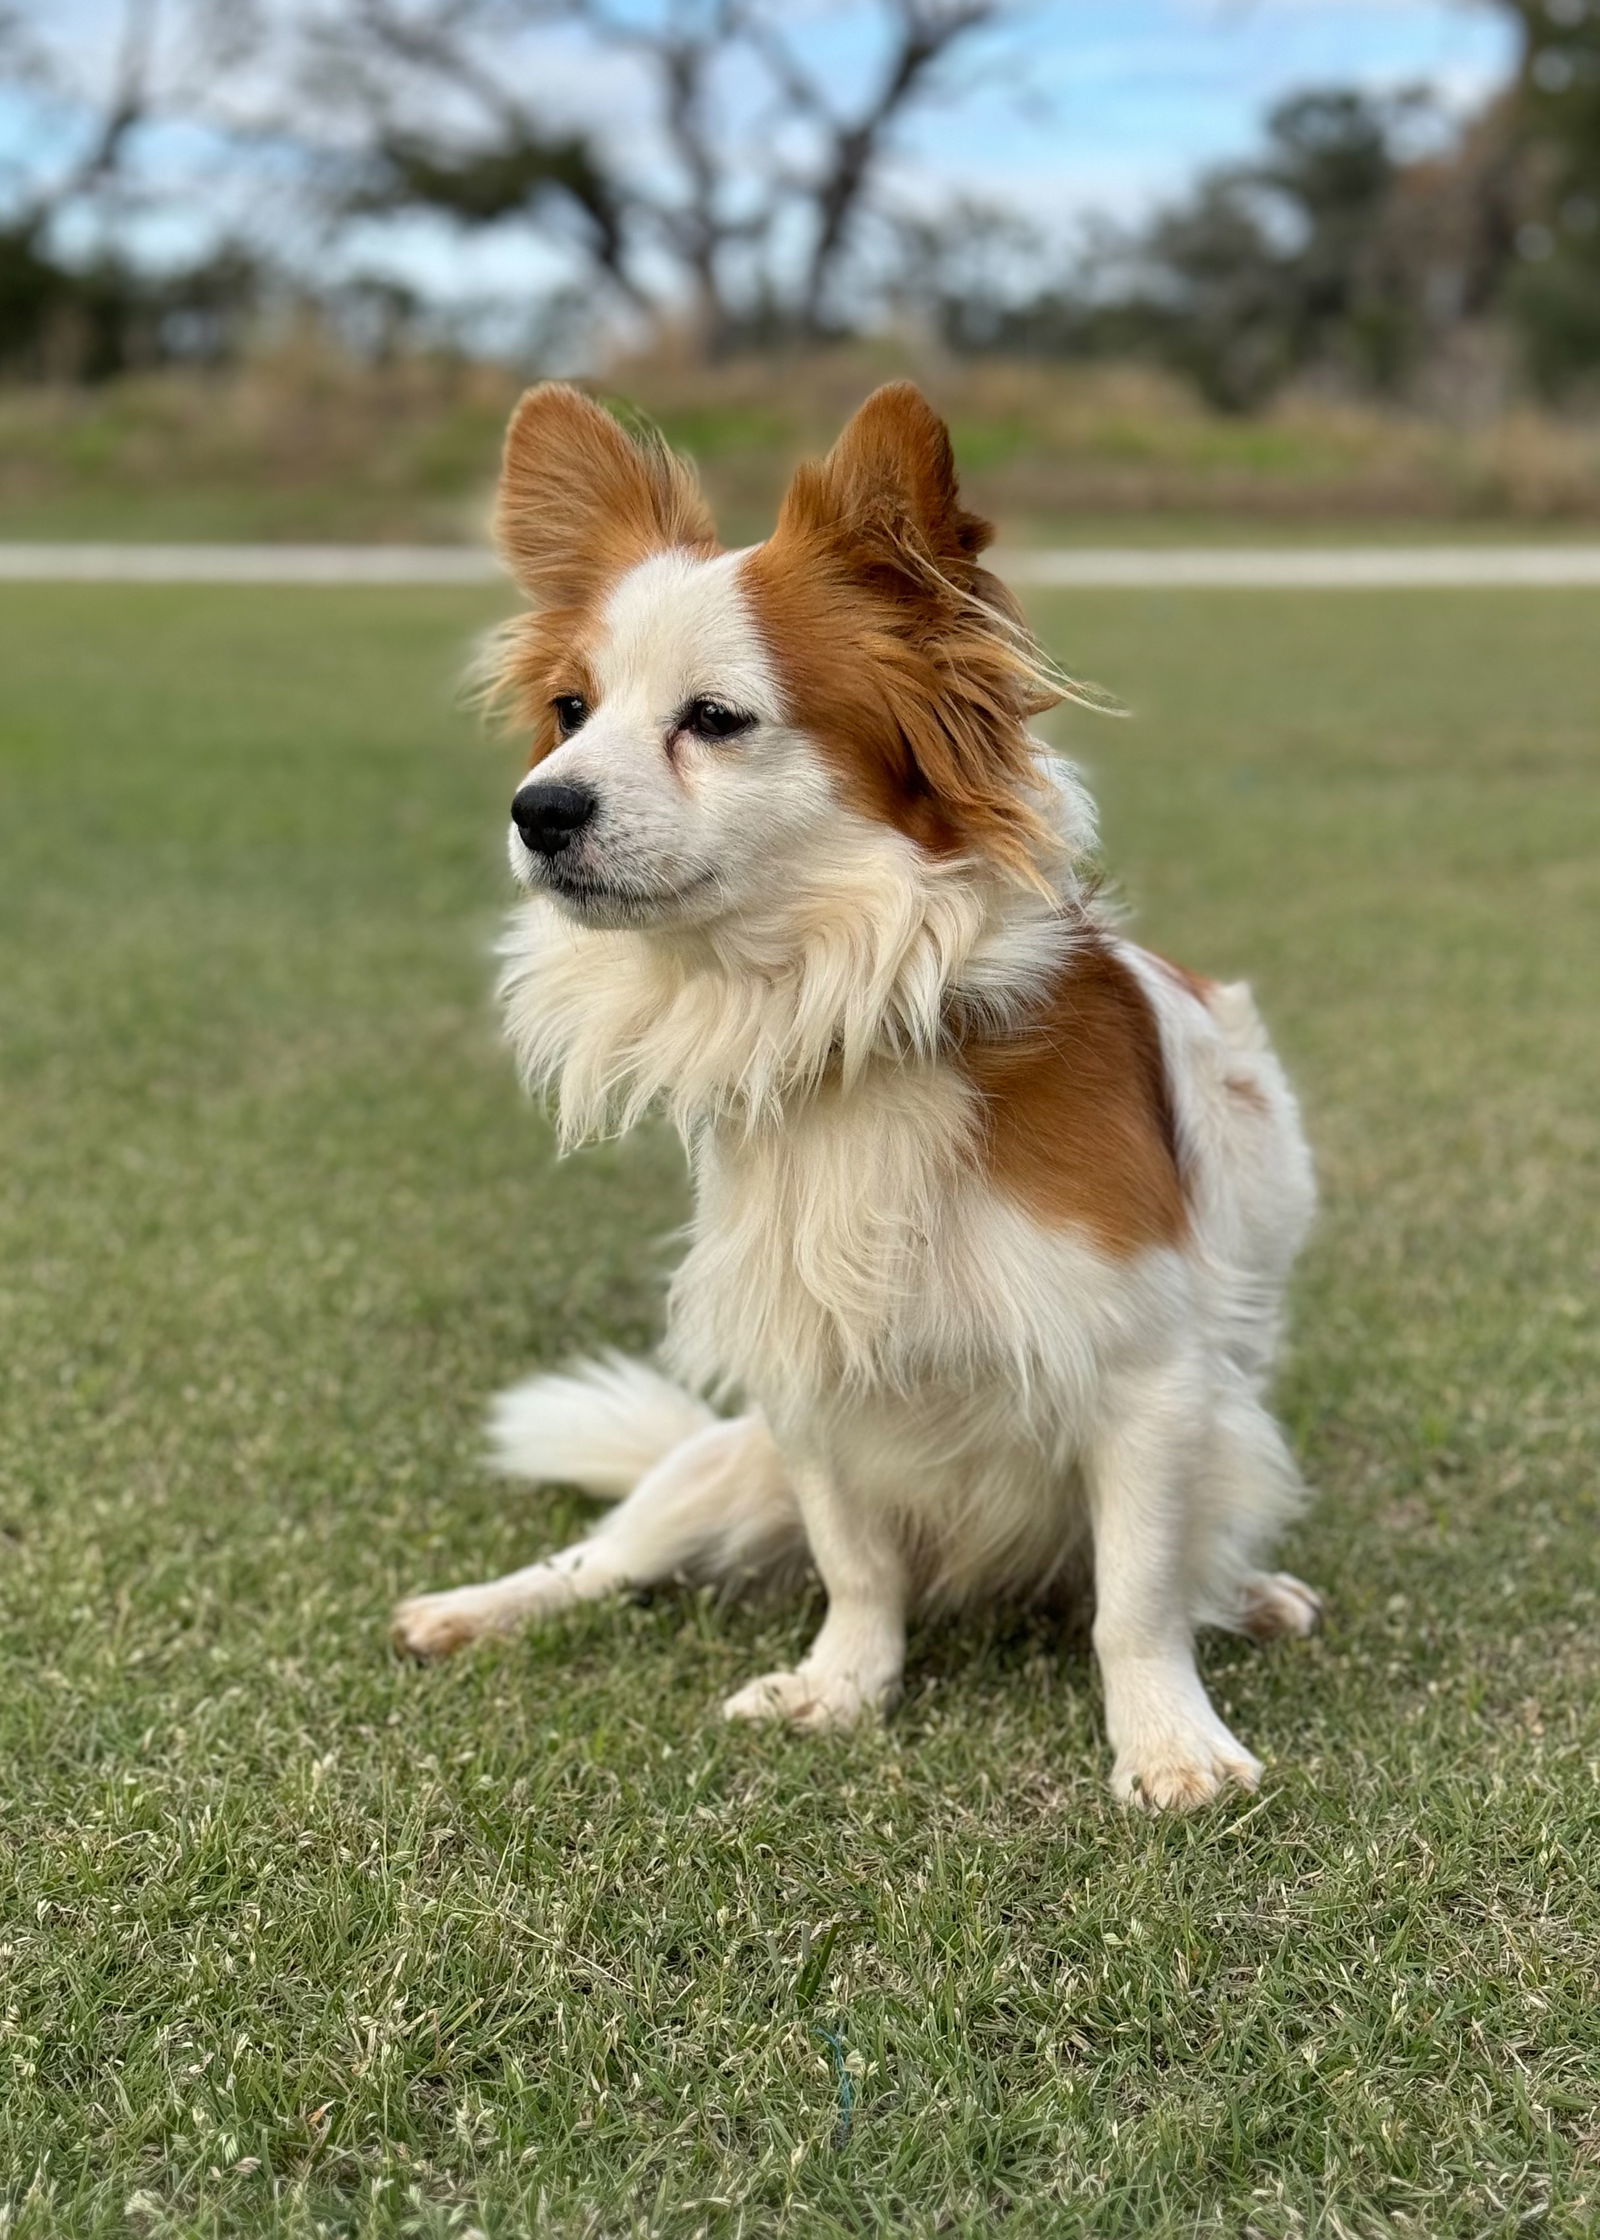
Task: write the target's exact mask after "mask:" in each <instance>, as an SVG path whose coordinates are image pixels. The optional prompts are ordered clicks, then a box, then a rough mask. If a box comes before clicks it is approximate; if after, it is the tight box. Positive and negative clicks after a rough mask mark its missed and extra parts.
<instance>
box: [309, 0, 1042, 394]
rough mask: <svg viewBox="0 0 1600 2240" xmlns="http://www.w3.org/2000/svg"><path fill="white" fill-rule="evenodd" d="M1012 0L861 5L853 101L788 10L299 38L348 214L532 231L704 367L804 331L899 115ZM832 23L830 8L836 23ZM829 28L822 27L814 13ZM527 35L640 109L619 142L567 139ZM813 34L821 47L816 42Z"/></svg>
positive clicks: (411, 5)
mask: <svg viewBox="0 0 1600 2240" xmlns="http://www.w3.org/2000/svg"><path fill="white" fill-rule="evenodd" d="M1019 12H1020V11H1019V9H1018V7H1017V6H1016V4H1015V0H872V4H871V5H870V6H860V5H857V6H855V7H853V8H852V9H850V10H849V11H848V14H849V17H850V18H851V28H852V30H853V32H854V33H856V34H859V33H860V32H862V31H863V30H870V31H875V32H876V34H877V36H878V45H879V48H880V52H879V55H878V59H877V63H876V67H875V70H874V72H873V74H872V77H871V81H870V82H869V83H868V84H867V86H866V87H865V89H864V90H859V89H857V90H854V91H853V92H851V93H847V92H846V91H845V89H844V88H842V87H839V86H837V85H836V84H834V83H833V82H832V77H831V74H830V72H829V71H828V70H827V69H826V68H825V67H824V66H823V65H822V63H821V62H820V61H819V59H818V58H817V56H816V54H815V53H814V52H808V37H807V34H808V32H809V33H811V34H813V35H814V33H815V30H816V27H817V24H818V22H819V21H821V20H823V19H822V18H819V17H818V16H817V14H816V13H815V12H813V13H811V14H809V15H807V14H804V13H801V12H799V11H796V10H795V9H794V8H793V7H786V6H785V5H784V4H783V0H660V4H659V5H658V6H657V7H655V8H654V9H651V10H646V11H638V10H632V11H629V10H626V9H625V8H623V7H620V6H614V5H613V4H612V0H354V4H350V0H345V4H343V5H339V6H337V7H332V8H330V9H328V10H327V11H326V12H324V13H321V14H319V15H316V16H314V17H313V18H312V19H311V20H310V21H309V23H307V24H306V25H304V26H303V32H302V39H303V47H302V51H303V56H304V66H303V67H302V70H301V73H300V84H301V87H302V89H303V90H304V91H305V92H306V93H309V94H310V95H311V97H312V99H313V100H314V102H315V104H316V105H317V106H318V107H319V108H320V110H321V111H322V112H323V113H324V114H325V115H326V116H328V117H329V118H331V119H336V120H337V123H338V127H339V129H341V130H342V131H344V132H345V133H347V134H348V133H349V132H351V131H352V129H353V130H354V133H355V142H354V145H353V147H352V149H351V152H350V158H349V161H350V165H351V169H352V182H351V185H350V188H349V202H350V205H351V206H353V207H355V208H358V209H360V210H362V211H364V212H366V213H368V214H373V213H380V212H384V211H390V212H392V211H398V210H403V209H415V208H418V207H421V208H427V209H431V210H434V211H436V212H439V213H441V214H443V215H445V216H447V217H449V218H450V219H452V220H454V221H455V222H456V223H458V224H460V225H463V226H485V225H489V224H494V223H500V222H504V221H507V220H520V221H524V222H529V223H531V224H533V225H534V226H536V227H539V228H541V229H542V230H543V231H544V233H545V237H546V239H547V240H548V239H560V240H562V241H564V242H565V243H566V244H567V245H568V246H569V248H571V249H572V250H573V251H574V252H575V253H576V254H577V256H578V257H579V259H580V261H581V262H582V264H583V265H584V267H585V268H586V269H587V271H588V273H589V274H590V276H591V278H592V280H593V281H594V282H596V283H598V284H599V285H600V286H601V287H602V288H603V289H604V290H605V291H606V293H607V294H608V295H609V296H610V297H611V298H612V299H613V300H614V301H615V302H617V303H618V304H621V305H626V306H628V307H631V308H632V309H634V310H635V311H643V312H647V313H650V314H653V315H658V316H670V315H673V314H677V313H681V312H682V311H683V310H685V309H686V310H687V314H688V317H689V320H690V322H691V324H692V328H693V331H694V333H695V335H696V337H697V338H698V340H699V342H700V344H701V345H702V347H703V348H704V349H706V350H707V351H708V352H715V351H717V350H719V349H721V348H722V347H724V346H725V345H726V343H727V342H728V341H729V339H730V338H731V337H732V336H733V334H734V333H735V332H736V330H737V328H738V326H739V324H740V320H741V317H747V316H748V315H749V314H750V313H751V311H752V310H753V309H754V308H755V307H756V306H757V305H761V306H763V307H765V308H767V309H768V310H769V311H773V310H775V311H776V313H777V316H778V317H779V319H780V320H781V321H782V322H783V323H785V324H787V325H789V326H791V327H793V328H795V329H798V330H800V331H804V332H808V333H811V334H816V333H820V332H822V331H824V330H825V329H826V328H827V327H828V325H829V324H830V323H831V322H832V321H833V320H834V319H836V318H837V316H838V312H839V288H840V281H841V276H842V274H843V272H844V269H845V267H846V265H847V263H848V260H849V257H850V255H851V252H852V250H853V249H854V248H855V246H856V243H857V238H858V235H859V231H860V227H861V223H862V220H863V218H864V216H865V214H866V213H867V211H868V210H869V209H870V208H871V207H872V205H873V200H874V197H875V195H876V193H877V191H878V189H879V187H880V185H881V182H882V177H883V173H884V170H885V167H886V164H887V161H888V158H889V157H890V155H891V153H892V151H893V148H894V145H895V140H896V135H897V132H898V130H899V128H900V126H901V125H902V124H903V123H904V121H905V120H906V118H907V117H908V116H909V115H910V114H911V113H912V112H913V111H914V110H916V109H917V108H918V107H919V106H922V105H925V104H927V103H928V102H929V101H930V100H932V99H933V98H934V97H935V96H936V95H937V94H939V93H940V92H941V91H944V90H947V89H948V67H947V66H948V64H949V63H950V61H951V58H952V57H953V56H954V55H955V54H956V52H957V51H958V50H959V49H965V48H969V47H971V46H972V45H974V44H975V43H976V42H977V41H978V40H979V39H980V38H981V37H982V36H984V35H988V34H994V33H996V32H999V31H1001V30H1003V29H1004V28H1006V27H1007V26H1008V25H1009V24H1010V23H1012V22H1014V21H1015V20H1016V18H1017V16H1018V14H1019ZM836 13H838V11H836ZM825 14H826V12H825V11H824V15H825ZM540 35H544V37H545V38H546V39H547V40H548V38H550V37H552V36H559V37H563V38H565V39H567V40H568V41H573V40H575V41H577V42H579V44H580V47H581V50H582V51H583V52H586V53H588V54H590V55H592V56H593V57H595V58H596V60H597V61H601V60H604V61H607V62H609V63H610V64H612V65H613V66H614V68H616V69H617V70H619V71H620V72H621V73H622V74H623V77H624V79H625V81H626V83H627V84H628V85H629V86H630V88H632V89H633V90H634V91H635V92H636V94H637V96H638V97H639V101H640V104H641V106H640V114H639V117H638V119H637V131H636V133H635V134H634V137H635V139H636V140H638V141H642V142H643V145H642V146H639V145H636V146H633V147H629V146H627V145H624V144H623V136H622V134H621V133H620V132H619V131H618V130H617V129H616V128H615V127H613V128H611V129H607V128H606V126H605V125H604V123H603V122H602V121H601V120H600V119H599V118H597V117H595V116H594V115H592V114H590V115H587V116H586V117H585V118H584V119H583V121H582V122H581V123H566V122H563V121H561V119H560V118H559V116H558V115H556V114H554V113H553V104H552V103H551V101H550V99H549V97H548V96H547V94H546V92H545V89H544V88H543V87H542V86H541V85H540V83H539V82H538V81H539V55H540ZM814 44H815V41H814V37H813V39H812V45H813V46H814Z"/></svg>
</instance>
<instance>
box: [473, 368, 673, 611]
mask: <svg viewBox="0 0 1600 2240" xmlns="http://www.w3.org/2000/svg"><path fill="white" fill-rule="evenodd" d="M494 535H495V542H496V544H497V545H498V547H499V550H500V553H501V556H502V558H503V559H504V561H505V563H506V566H507V567H508V568H509V569H510V571H511V574H512V576H513V577H514V578H515V579H516V582H517V584H518V585H519V587H520V588H521V589H522V590H523V591H524V592H526V593H527V595H528V597H529V598H530V599H531V600H532V601H533V603H534V605H535V606H536V607H540V608H547V607H571V606H576V605H580V604H582V603H583V602H584V601H585V600H586V599H588V598H590V597H591V596H593V594H594V593H595V592H597V591H598V590H600V589H601V588H602V587H603V586H604V585H605V584H607V583H608V582H611V581H613V580H614V579H615V578H616V577H617V576H618V575H620V574H622V573H623V572H624V571H625V570H626V569H628V568H630V567H632V566H634V565H635V564H636V563H637V562H638V561H640V560H643V559H646V558H647V557H648V556H649V554H650V553H652V552H659V551H662V550H664V549H666V548H668V547H670V546H674V545H687V546H690V547H699V548H704V547H707V546H714V545H715V543H716V529H715V526H714V524H713V522H712V519H711V512H710V509H709V507H708V506H707V504H706V501H705V497H704V495H703V493H702V492H701V489H700V485H699V483H698V482H697V481H696V480H695V477H694V473H693V470H692V469H691V468H690V467H689V466H687V465H686V464H685V462H684V461H683V460H682V459H680V458H678V457H677V455H676V454H675V453H674V452H672V451H670V450H669V449H668V448H667V446H666V444H665V443H663V442H661V441H660V440H659V439H656V438H651V437H645V438H635V437H633V436H631V435H629V434H628V432H627V430H626V429H624V428H622V427H621V426H619V424H618V423H617V422H616V421H615V420H613V418H612V417H611V415H610V413H609V412H606V411H605V410H603V408H602V407H601V406H599V405H597V404H596V403H595V402H594V401H593V399H592V398H589V397H586V396H584V395H583V394H582V393H581V392H580V391H579V390H577V389H574V388H571V387H569V386H568V384H567V383H566V382H564V381H544V382H541V383H540V384H539V386H538V387H537V388H536V389H530V390H528V392H527V394H526V395H525V396H524V397H523V399H522V401H521V403H520V404H519V405H518V406H517V409H516V411H515V412H514V413H513V414H512V416H511V425H510V427H509V428H508V429H507V430H506V441H505V451H504V455H503V457H502V460H501V468H500V490H499V496H498V498H497V500H496V504H495V514H494Z"/></svg>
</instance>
